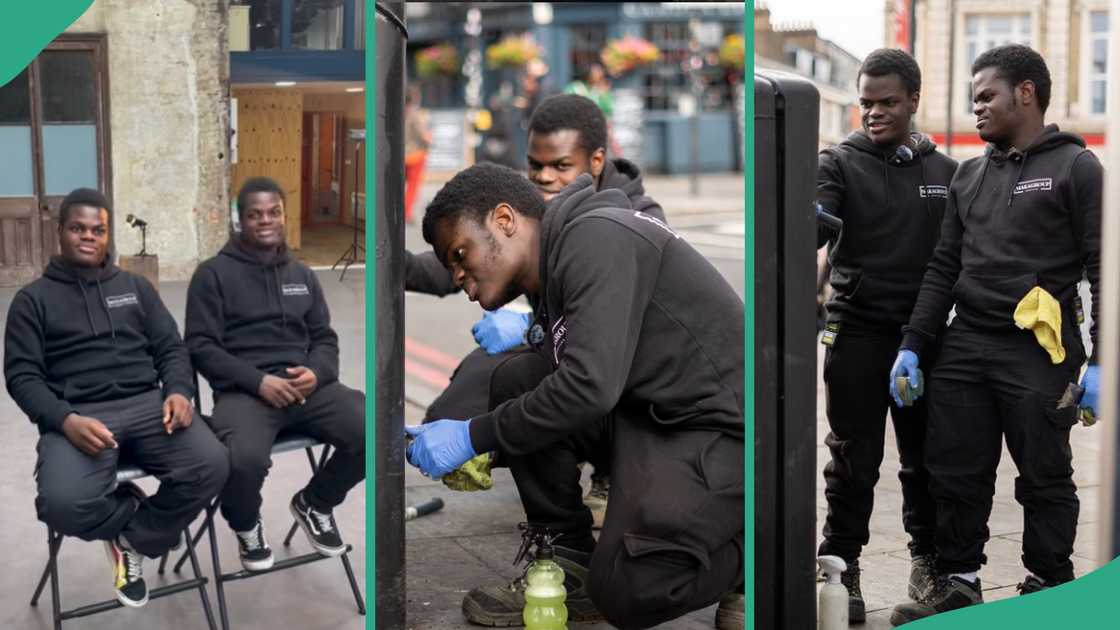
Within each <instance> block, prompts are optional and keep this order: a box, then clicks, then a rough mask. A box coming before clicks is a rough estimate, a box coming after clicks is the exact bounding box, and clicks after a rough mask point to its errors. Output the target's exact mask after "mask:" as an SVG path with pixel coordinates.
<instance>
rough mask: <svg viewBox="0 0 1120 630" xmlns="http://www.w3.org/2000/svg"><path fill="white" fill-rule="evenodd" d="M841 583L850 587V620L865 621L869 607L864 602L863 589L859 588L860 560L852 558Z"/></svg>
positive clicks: (854, 621)
mask: <svg viewBox="0 0 1120 630" xmlns="http://www.w3.org/2000/svg"><path fill="white" fill-rule="evenodd" d="M840 583H841V584H843V585H844V588H846V589H848V621H850V622H852V623H863V621H864V619H866V618H867V609H866V607H865V606H864V603H863V591H861V590H860V588H859V560H858V559H857V560H852V561H851V562H849V563H848V568H847V570H845V571H844V572H843V573H841V574H840Z"/></svg>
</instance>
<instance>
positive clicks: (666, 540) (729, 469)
mask: <svg viewBox="0 0 1120 630" xmlns="http://www.w3.org/2000/svg"><path fill="white" fill-rule="evenodd" d="M549 371H550V366H549V364H548V361H547V359H545V358H544V357H542V356H541V355H539V354H536V353H535V352H533V351H531V350H529V351H525V352H522V353H519V354H517V355H515V356H513V357H510V358H509V359H507V360H506V361H505V362H503V363H502V364H501V365H499V366H498V368H497V369H496V370H495V372H494V376H493V381H492V385H493V386H492V388H491V398H492V400H491V402H492V403H493V404H495V405H496V404H499V403H501V402H503V401H504V400H508V399H509V398H512V397H514V396H516V395H520V394H521V393H524V392H526V391H529V390H531V389H533V388H534V387H535V386H536V384H537V383H539V382H540V380H541V379H542V378H544V376H545V375H547V374H548V372H549ZM604 446H607V447H609V452H610V453H611V455H610V466H609V470H610V475H611V487H610V497H609V501H610V506H611V507H610V509H609V510H608V511H607V517H606V520H605V522H604V524H603V530H602V532H601V533H600V536H599V542H598V544H597V545H596V544H595V543H594V539H593V538H592V537H591V523H592V519H591V514H590V511H589V510H588V509H587V507H586V506H585V505H583V501H582V491H581V488H580V485H579V479H580V473H579V463H580V462H581V461H586V459H587V454H588V453H589V452H593V451H596V450H599V449H602V448H603V447H604ZM499 457H501V458H503V459H505V461H506V462H507V463H508V465H509V467H510V471H511V472H512V474H513V477H514V481H515V482H516V484H517V489H518V492H519V493H520V495H521V501H522V504H523V505H524V507H525V513H526V516H527V520H529V521H530V522H533V523H536V524H543V525H547V526H549V527H551V528H553V529H556V530H558V531H560V532H561V533H562V534H563V538H561V539H560V540H558V541H557V544H559V545H565V546H571V547H575V548H577V549H580V548H582V549H590V548H591V546H594V551H593V552H592V556H591V567H590V569H591V571H590V576H589V580H588V590H589V593H590V595H591V598H592V601H594V602H595V605H596V606H597V607H598V609H599V611H600V612H601V613H603V615H604V616H605V617H606V619H607V620H608V621H609V622H610V623H612V624H614V625H615V626H617V627H619V628H647V627H650V626H654V625H657V624H659V623H664V622H666V621H669V620H671V619H676V618H677V617H680V616H681V615H684V614H686V613H688V612H690V611H692V610H697V609H700V608H704V607H706V606H709V605H711V604H713V603H715V602H716V601H718V600H719V598H720V597H722V596H723V595H725V594H726V593H729V592H731V591H732V590H734V589H735V588H736V587H737V586H739V585H740V584H741V583H742V581H743V575H744V573H743V571H744V567H743V531H744V521H743V466H744V459H743V441H742V440H741V439H736V438H732V437H728V436H726V435H723V434H720V433H716V432H712V431H689V430H679V429H678V430H667V429H665V428H663V427H661V426H659V425H657V423H655V422H654V421H652V420H651V419H650V418H648V417H644V416H643V415H641V414H634V413H631V412H623V411H616V412H615V413H613V414H612V415H611V417H609V418H605V419H603V420H602V421H601V422H597V423H592V424H591V425H589V426H588V427H586V428H585V429H584V430H582V431H580V432H578V433H576V434H574V435H572V436H569V437H568V438H567V439H565V440H561V441H559V442H557V443H554V444H551V445H549V446H546V447H545V448H543V449H541V450H540V451H537V452H535V453H530V454H527V455H521V456H508V455H506V454H499Z"/></svg>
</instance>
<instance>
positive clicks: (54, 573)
mask: <svg viewBox="0 0 1120 630" xmlns="http://www.w3.org/2000/svg"><path fill="white" fill-rule="evenodd" d="M52 536H57V537H58V538H57V542H55V544H54V551H52V552H51V557H50V559H49V560H48V561H47V566H48V567H49V569H50V573H51V615H52V616H53V618H54V630H62V602H60V601H59V598H60V595H59V588H58V550H59V549H60V548H61V547H62V534H55V533H54V530H53V529H48V530H47V539H48V540H49V539H50V538H51V537H52Z"/></svg>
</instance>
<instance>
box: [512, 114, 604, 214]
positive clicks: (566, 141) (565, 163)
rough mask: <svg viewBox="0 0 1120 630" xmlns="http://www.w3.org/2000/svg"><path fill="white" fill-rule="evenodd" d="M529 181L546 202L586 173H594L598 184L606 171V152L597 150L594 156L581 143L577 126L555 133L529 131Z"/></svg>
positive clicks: (593, 175) (600, 149) (592, 174)
mask: <svg viewBox="0 0 1120 630" xmlns="http://www.w3.org/2000/svg"><path fill="white" fill-rule="evenodd" d="M526 157H527V159H528V162H529V181H531V182H533V184H534V185H535V186H536V187H537V190H538V191H540V193H541V196H543V197H544V200H545V202H549V201H552V198H553V197H555V196H556V193H558V192H560V191H561V190H562V189H563V188H564V187H565V186H567V185H568V184H570V183H572V182H574V181H575V180H576V178H577V177H579V176H580V175H583V174H584V173H591V176H592V177H593V178H595V185H596V186H598V185H599V175H600V173H602V172H603V161H604V160H605V159H606V151H604V150H603V149H602V148H599V149H596V150H595V152H594V153H592V154H591V155H588V154H587V150H586V149H584V148H583V147H582V146H580V135H579V131H578V130H576V129H561V130H559V131H555V132H553V133H548V134H542V133H536V132H530V133H529V151H528V155H527V156H526Z"/></svg>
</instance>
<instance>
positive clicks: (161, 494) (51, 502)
mask: <svg viewBox="0 0 1120 630" xmlns="http://www.w3.org/2000/svg"><path fill="white" fill-rule="evenodd" d="M109 213H110V208H109V202H108V201H107V200H106V199H105V196H104V195H102V194H101V193H100V192H98V191H96V190H91V189H86V188H79V189H77V190H75V191H73V192H71V193H70V194H69V195H67V196H66V198H64V199H63V200H62V205H61V206H60V207H59V229H58V241H59V249H60V250H61V252H62V253H61V255H60V256H55V257H53V258H51V261H50V264H49V265H48V266H47V269H46V271H45V272H44V273H43V277H41V278H39V279H38V280H35V281H34V282H32V283H30V284H28V285H27V286H25V287H23V288H22V289H20V291H19V292H18V293H17V294H16V296H15V298H14V299H13V300H12V305H11V307H10V309H9V311H8V321H7V329H6V330H5V334H4V376H5V379H6V382H7V386H8V393H10V394H11V396H12V398H13V399H14V400H15V401H16V404H18V405H19V407H20V409H21V410H23V412H24V413H26V414H27V416H28V417H29V418H30V419H31V421H32V422H34V423H35V424H36V425H38V427H39V435H40V437H39V444H38V453H39V459H38V463H37V464H36V466H35V477H36V481H37V483H38V491H39V496H38V497H36V499H35V509H36V512H37V513H38V515H39V520H41V521H43V522H44V523H46V524H47V525H49V526H50V527H52V528H54V530H55V531H57V532H58V533H60V534H65V535H67V536H77V537H79V538H82V539H83V540H103V541H105V547H106V550H107V552H108V554H109V559H110V562H111V563H112V565H113V579H114V587H115V588H116V593H117V599H118V600H120V602H121V603H122V604H124V605H126V606H131V607H138V606H143V605H144V604H145V603H147V601H148V588H147V585H146V583H145V582H144V577H143V571H142V560H143V556H148V557H149V558H158V557H160V556H162V555H163V554H164V553H166V552H167V551H168V550H170V549H171V548H172V547H173V546H176V545H177V544H178V543H179V541H180V540H181V538H182V532H183V529H184V528H185V527H186V526H187V525H188V524H189V523H190V522H191V520H193V519H194V517H195V516H197V515H198V513H199V511H200V510H201V509H202V508H203V507H205V505H206V504H207V503H208V502H209V501H210V499H212V498H213V497H214V496H215V495H216V494H217V493H218V491H219V490H220V489H221V487H222V484H224V483H225V480H226V476H227V474H228V473H229V460H228V454H227V453H226V449H225V448H223V447H222V445H221V443H219V442H218V440H217V439H215V437H214V434H213V433H211V432H210V429H209V428H207V426H206V424H205V423H203V422H195V419H196V415H195V411H194V407H193V406H192V405H191V402H190V401H191V399H192V398H193V396H194V384H193V375H192V373H191V365H190V357H189V356H188V355H187V349H186V348H185V347H184V346H183V341H182V339H181V338H180V337H179V330H178V327H177V326H176V324H175V320H174V319H172V317H171V314H170V313H168V312H167V308H166V307H164V305H163V302H162V301H161V300H160V298H159V295H158V294H157V293H156V291H155V289H154V288H153V287H152V285H151V284H150V283H149V282H148V281H147V280H146V279H144V278H143V277H141V276H136V275H133V274H131V273H129V272H127V271H121V270H120V269H119V268H117V266H116V265H114V264H113V263H112V260H111V255H110V249H109ZM122 458H123V459H124V460H126V461H128V462H129V463H131V464H134V465H137V466H140V467H141V468H143V469H144V470H145V471H146V472H148V473H150V474H152V475H154V476H155V477H157V478H158V479H159V480H160V485H159V491H158V492H157V493H156V494H155V495H153V496H151V497H145V496H144V493H143V492H142V491H141V490H140V488H139V487H138V486H136V485H135V484H132V483H131V482H129V483H126V484H122V485H121V486H115V481H116V472H117V468H118V466H119V464H120V462H121V460H122Z"/></svg>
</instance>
